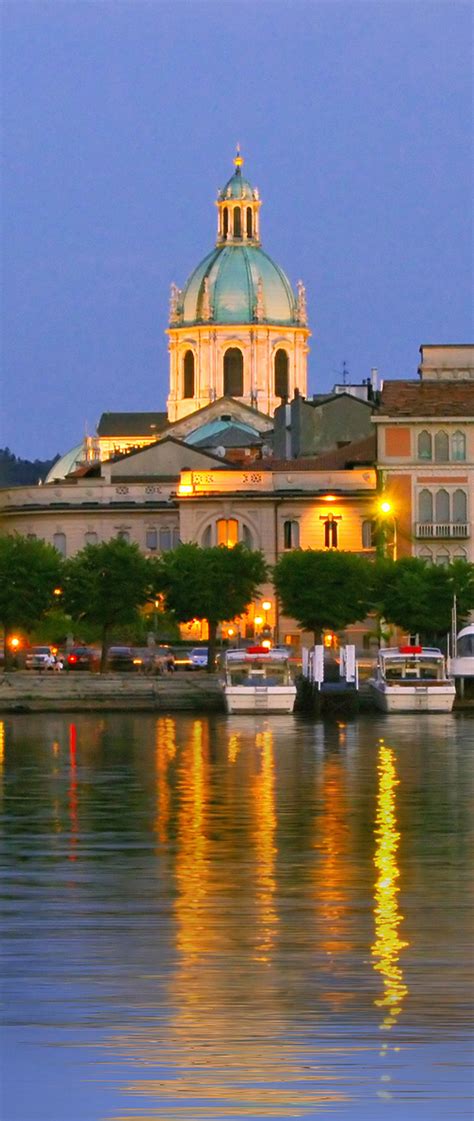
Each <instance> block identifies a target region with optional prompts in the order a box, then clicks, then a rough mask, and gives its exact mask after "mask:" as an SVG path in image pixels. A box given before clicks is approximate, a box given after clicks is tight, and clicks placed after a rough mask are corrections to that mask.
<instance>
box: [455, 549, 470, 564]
mask: <svg viewBox="0 0 474 1121" xmlns="http://www.w3.org/2000/svg"><path fill="white" fill-rule="evenodd" d="M453 560H462V561H467V553H466V550H465V549H456V552H455V554H454V557H453Z"/></svg>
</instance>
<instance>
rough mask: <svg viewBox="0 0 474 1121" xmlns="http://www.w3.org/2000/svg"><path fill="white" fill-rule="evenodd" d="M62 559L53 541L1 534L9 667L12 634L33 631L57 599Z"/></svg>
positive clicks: (2, 616)
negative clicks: (17, 631) (51, 542)
mask: <svg viewBox="0 0 474 1121" xmlns="http://www.w3.org/2000/svg"><path fill="white" fill-rule="evenodd" d="M61 569H62V561H61V557H60V556H59V553H58V552H57V551H56V549H54V548H53V546H52V545H47V544H46V543H45V542H44V541H30V540H28V538H26V537H22V536H21V535H20V534H14V535H12V536H1V537H0V622H1V623H2V625H3V629H4V643H5V667H6V668H7V667H8V660H9V643H8V640H9V636H10V635H11V633H12V631H13V630H15V629H21V630H26V631H30V630H31V629H32V628H33V627H34V625H35V623H38V622H39V620H41V619H42V618H43V617H44V615H45V614H46V612H47V611H48V610H49V609H50V608H51V606H52V605H53V603H54V589H55V587H57V586H58V584H59V583H60V580H61Z"/></svg>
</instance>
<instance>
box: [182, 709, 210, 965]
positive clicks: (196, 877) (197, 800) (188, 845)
mask: <svg viewBox="0 0 474 1121" xmlns="http://www.w3.org/2000/svg"><path fill="white" fill-rule="evenodd" d="M205 815H206V766H205V761H204V743H203V724H202V721H201V720H194V721H193V725H192V731H191V738H190V745H189V746H188V747H187V751H186V754H185V759H184V767H183V772H182V800H181V805H180V808H179V814H178V836H179V838H180V847H179V850H178V853H177V856H176V882H177V889H178V893H177V899H176V919H177V928H178V929H177V946H178V949H179V950H180V952H181V953H182V954H183V955H184V957H185V958H186V963H187V966H188V967H189V964H190V963H191V962H192V961H193V960H195V959H196V958H198V957H199V955H200V953H201V952H202V950H203V931H202V927H203V923H204V918H205V915H204V911H205V906H206V897H207V894H208V889H209V885H208V877H209V868H208V861H207V850H208V841H207V837H206V834H205ZM209 919H210V916H208V920H209Z"/></svg>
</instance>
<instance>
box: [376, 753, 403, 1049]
mask: <svg viewBox="0 0 474 1121" xmlns="http://www.w3.org/2000/svg"><path fill="white" fill-rule="evenodd" d="M377 770H378V793H377V813H376V821H375V840H376V848H375V856H374V864H375V867H376V869H377V873H378V875H377V879H376V882H375V893H374V894H375V900H374V901H375V907H374V913H375V942H374V944H373V946H372V957H373V958H374V969H376V970H377V971H378V972H379V973H380V974H381V975H382V981H383V987H384V991H383V996H381V997H379V998H378V1000H376V1001H375V1004H376V1005H377V1007H379V1008H382V1009H384V1010H385V1014H384V1018H383V1020H382V1023H381V1024H380V1027H381V1029H382V1030H385V1031H388V1030H389V1029H390V1028H391V1027H393V1025H394V1023H395V1022H396V1020H397V1017H398V1016H399V1015H400V1012H401V1010H402V1004H403V1000H404V998H405V996H406V995H407V992H408V989H407V986H406V985H405V981H404V977H403V973H402V970H401V968H400V966H399V964H398V961H399V956H400V951H401V950H403V949H404V947H405V946H408V942H403V941H402V940H401V939H400V938H399V934H398V927H399V925H400V923H401V922H402V921H403V915H401V914H400V912H399V909H398V900H397V896H398V892H399V890H400V889H399V887H398V884H397V880H398V877H399V875H400V873H399V870H398V866H397V850H398V842H399V839H400V834H399V832H398V830H397V822H396V814H395V810H396V799H395V790H396V787H397V785H398V779H397V775H396V769H395V756H394V753H393V751H392V750H391V748H389V747H385V745H384V744H383V742H381V744H380V747H379V758H378V768H377Z"/></svg>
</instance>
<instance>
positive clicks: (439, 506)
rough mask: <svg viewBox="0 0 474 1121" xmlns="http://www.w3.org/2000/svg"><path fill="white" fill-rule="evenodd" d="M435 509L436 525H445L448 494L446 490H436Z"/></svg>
mask: <svg viewBox="0 0 474 1121" xmlns="http://www.w3.org/2000/svg"><path fill="white" fill-rule="evenodd" d="M435 511H436V521H437V523H438V525H443V524H444V525H446V523H447V522H449V494H448V492H447V490H444V489H443V490H438V491H436V498H435Z"/></svg>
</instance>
